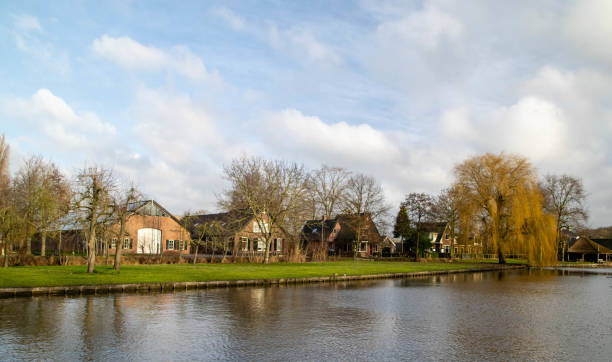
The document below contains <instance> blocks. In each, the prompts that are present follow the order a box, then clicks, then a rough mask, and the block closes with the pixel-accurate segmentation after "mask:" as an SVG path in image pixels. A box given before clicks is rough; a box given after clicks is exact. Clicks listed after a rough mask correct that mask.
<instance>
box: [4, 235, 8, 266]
mask: <svg viewBox="0 0 612 362" xmlns="http://www.w3.org/2000/svg"><path fill="white" fill-rule="evenodd" d="M8 258H9V241H8V238H5V239H4V267H5V268H8V264H9V263H8V261H9V259H8Z"/></svg>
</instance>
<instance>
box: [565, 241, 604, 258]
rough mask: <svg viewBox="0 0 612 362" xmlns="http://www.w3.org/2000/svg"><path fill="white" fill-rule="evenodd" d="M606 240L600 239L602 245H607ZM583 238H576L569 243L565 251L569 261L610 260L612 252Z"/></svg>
mask: <svg viewBox="0 0 612 362" xmlns="http://www.w3.org/2000/svg"><path fill="white" fill-rule="evenodd" d="M607 240H608V239H600V242H601V243H602V244H608V241H607ZM602 244H600V243H598V242H595V241H594V240H591V239H589V238H587V237H585V236H578V237H576V238H574V239H573V240H570V242H569V248H568V249H567V252H568V256H569V260H571V261H592V262H597V261H600V260H601V261H608V260H612V250H611V249H610V248H607V247H606V246H604V245H602Z"/></svg>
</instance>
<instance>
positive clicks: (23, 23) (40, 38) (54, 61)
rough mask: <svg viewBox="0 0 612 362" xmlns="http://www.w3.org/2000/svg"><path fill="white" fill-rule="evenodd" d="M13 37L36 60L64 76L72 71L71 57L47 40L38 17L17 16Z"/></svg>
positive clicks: (16, 43) (18, 47)
mask: <svg viewBox="0 0 612 362" xmlns="http://www.w3.org/2000/svg"><path fill="white" fill-rule="evenodd" d="M14 18H15V22H14V24H13V25H14V29H13V37H14V39H15V45H16V46H17V49H19V50H20V51H22V52H24V53H26V54H29V55H30V56H31V57H32V59H33V60H34V61H36V62H40V63H42V64H44V65H45V67H47V68H49V69H52V70H54V71H55V72H57V73H59V74H60V75H62V76H66V75H67V74H68V73H69V72H70V57H69V55H68V53H67V52H65V51H59V50H57V49H56V48H55V46H54V45H53V44H52V43H51V42H49V41H46V40H45V34H43V29H42V27H41V25H40V23H39V22H38V18H36V17H35V16H30V15H20V16H15V17H14Z"/></svg>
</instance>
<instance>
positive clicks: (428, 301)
mask: <svg viewBox="0 0 612 362" xmlns="http://www.w3.org/2000/svg"><path fill="white" fill-rule="evenodd" d="M0 320H1V321H2V324H1V326H0V359H1V360H12V359H28V360H32V359H46V360H49V359H50V360H61V361H72V360H147V361H149V360H266V361H285V360H318V361H321V360H325V361H329V360H483V359H487V360H491V359H495V360H572V361H576V360H584V361H595V360H597V361H610V360H612V270H610V269H599V270H598V274H592V273H581V272H579V271H578V272H576V271H569V272H568V271H557V270H519V271H507V272H482V273H468V274H454V275H446V276H434V277H423V278H417V279H398V280H376V281H364V282H349V283H336V284H311V285H304V286H280V287H279V286H277V287H262V288H254V287H245V288H228V289H209V290H194V291H185V292H175V293H153V294H114V295H105V296H81V297H35V298H16V299H4V300H0Z"/></svg>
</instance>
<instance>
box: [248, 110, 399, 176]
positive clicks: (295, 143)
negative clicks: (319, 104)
mask: <svg viewBox="0 0 612 362" xmlns="http://www.w3.org/2000/svg"><path fill="white" fill-rule="evenodd" d="M262 123H263V127H262V128H259V129H258V130H259V135H260V137H261V138H262V140H264V141H265V142H266V143H267V144H268V146H269V147H271V148H274V147H276V148H277V149H278V148H282V149H284V150H287V151H290V152H294V153H297V154H299V155H302V156H304V157H311V158H313V159H319V160H334V161H336V162H341V161H342V162H347V163H350V164H353V165H354V164H358V163H374V162H384V161H388V160H392V159H394V158H396V157H398V156H399V150H398V149H397V148H396V146H395V145H394V144H393V143H392V142H391V140H390V139H389V138H388V137H387V136H386V135H385V134H384V133H382V132H380V131H378V130H376V129H374V128H372V127H371V126H370V125H367V124H360V125H349V124H348V123H345V122H339V123H332V124H328V123H325V122H323V121H322V120H321V119H319V118H318V117H313V116H305V115H303V114H302V113H301V112H300V111H298V110H295V109H286V110H284V111H280V112H271V113H267V114H266V115H265V116H264V119H263V121H262Z"/></svg>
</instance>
